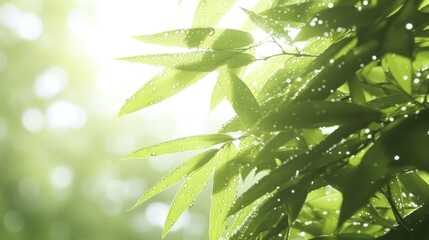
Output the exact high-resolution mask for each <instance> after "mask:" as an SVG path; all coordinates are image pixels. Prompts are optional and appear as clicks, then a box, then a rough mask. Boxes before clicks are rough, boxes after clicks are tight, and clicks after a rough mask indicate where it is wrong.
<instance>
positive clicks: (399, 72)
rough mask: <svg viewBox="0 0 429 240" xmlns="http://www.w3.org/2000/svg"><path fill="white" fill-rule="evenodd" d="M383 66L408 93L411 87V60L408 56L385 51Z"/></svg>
mask: <svg viewBox="0 0 429 240" xmlns="http://www.w3.org/2000/svg"><path fill="white" fill-rule="evenodd" d="M382 63H383V68H384V69H386V70H387V71H389V72H390V73H391V74H392V76H393V77H394V79H395V81H396V82H397V83H398V84H399V86H401V88H402V89H403V90H404V91H405V92H406V93H408V94H411V87H412V78H411V77H412V62H411V59H409V58H408V57H404V56H401V55H397V54H394V53H387V54H386V55H384V56H383V59H382Z"/></svg>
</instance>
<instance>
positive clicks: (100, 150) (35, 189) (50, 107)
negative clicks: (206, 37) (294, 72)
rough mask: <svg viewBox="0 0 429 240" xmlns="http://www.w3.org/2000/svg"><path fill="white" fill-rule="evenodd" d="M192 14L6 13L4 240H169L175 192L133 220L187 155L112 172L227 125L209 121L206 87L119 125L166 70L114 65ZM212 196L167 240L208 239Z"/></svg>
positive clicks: (167, 10)
mask: <svg viewBox="0 0 429 240" xmlns="http://www.w3.org/2000/svg"><path fill="white" fill-rule="evenodd" d="M188 2H189V4H191V5H189V6H188V5H186V4H188V3H186V2H185V3H182V4H181V5H179V4H178V1H141V0H124V1H113V0H98V1H85V0H75V1H73V0H71V1H56V0H14V1H0V169H1V174H0V239H5V240H9V239H11V240H14V239H18V240H19V239H32V240H36V239H41V240H42V239H43V240H47V239H55V240H66V239H79V240H84V239H103V240H108V239H160V238H161V229H162V226H163V223H164V219H165V216H166V214H167V211H168V207H169V205H170V202H171V200H172V198H173V194H174V191H175V190H177V189H170V190H168V191H166V192H165V193H163V194H161V195H160V196H157V197H155V198H154V199H153V200H151V201H150V202H149V203H147V204H144V205H142V206H140V207H138V208H137V209H135V210H133V211H130V212H128V211H126V210H127V209H129V208H130V207H131V206H132V205H133V203H134V202H135V201H136V200H137V199H138V198H139V196H140V195H141V194H142V193H143V192H144V191H145V190H146V189H147V188H148V187H149V186H150V185H151V184H153V183H155V181H157V180H158V179H159V178H160V177H162V176H163V175H164V174H165V173H166V172H167V171H168V170H169V169H171V168H173V167H174V166H176V165H178V164H180V163H181V162H182V161H183V160H184V159H186V157H187V156H189V153H187V154H182V155H174V156H167V157H162V158H154V159H147V160H136V161H122V162H121V161H118V162H112V161H114V160H117V159H120V158H121V157H124V156H125V155H127V154H128V153H130V152H132V151H134V150H136V149H138V148H139V147H143V146H146V145H149V144H153V143H156V142H160V141H164V140H167V139H171V138H175V137H181V136H188V135H193V134H202V133H210V132H215V131H216V130H217V129H218V127H219V126H220V123H221V122H222V121H223V120H225V119H227V118H228V117H229V114H225V113H221V114H220V113H217V114H216V113H212V114H210V115H209V112H208V111H209V110H208V107H209V97H210V94H208V92H207V91H209V90H210V88H209V87H207V86H208V85H210V84H212V83H211V82H208V81H203V82H202V83H199V84H197V85H195V86H193V87H191V88H190V89H189V90H186V91H184V92H183V93H181V94H180V95H178V96H175V97H173V98H172V99H169V100H167V101H165V102H164V103H161V104H158V105H155V106H153V107H150V108H149V109H147V110H144V111H141V112H139V113H137V114H133V115H130V116H125V117H121V118H119V119H117V118H116V114H117V111H118V110H119V108H120V106H121V104H122V103H123V102H124V101H125V99H126V98H127V97H129V96H131V95H132V94H133V93H134V91H136V90H137V89H138V87H140V86H141V85H142V84H143V83H144V82H145V81H147V80H148V79H149V78H150V76H152V75H154V74H156V73H157V72H158V71H159V69H157V68H154V67H148V66H144V65H138V64H137V65H135V64H130V63H123V62H119V61H116V60H114V59H115V58H118V57H124V56H129V55H136V54H139V53H143V52H145V53H147V52H151V51H157V49H156V48H154V47H153V46H147V45H144V44H141V43H139V42H137V41H136V40H134V39H132V38H131V37H130V36H133V35H138V34H147V33H153V32H158V31H162V30H167V29H175V28H183V27H186V26H190V22H191V21H192V11H191V10H190V9H192V8H193V7H195V6H194V5H195V4H196V2H195V1H188ZM190 2H194V3H190ZM192 4H193V5H192ZM195 99H198V101H195ZM207 188H208V189H206V191H205V193H204V195H203V196H200V197H199V199H198V202H196V204H195V205H194V206H193V207H192V208H191V209H190V210H188V211H187V212H186V213H185V214H184V216H183V217H182V218H181V220H180V221H179V222H178V223H177V226H176V227H175V228H173V231H172V232H171V233H170V234H169V235H168V236H167V238H166V239H207V234H206V233H207V227H208V221H207V217H206V216H207V213H208V207H209V197H208V196H209V191H210V188H211V187H207Z"/></svg>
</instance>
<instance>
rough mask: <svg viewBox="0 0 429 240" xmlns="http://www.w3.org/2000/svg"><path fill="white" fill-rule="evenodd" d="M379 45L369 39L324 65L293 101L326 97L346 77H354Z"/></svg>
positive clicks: (342, 82)
mask: <svg viewBox="0 0 429 240" xmlns="http://www.w3.org/2000/svg"><path fill="white" fill-rule="evenodd" d="M379 45H380V43H379V42H378V41H375V40H374V41H370V42H367V43H365V44H363V45H361V46H357V47H356V48H354V49H353V50H351V51H350V52H348V53H347V54H346V55H344V56H341V57H339V58H338V59H337V60H336V61H335V63H334V64H330V65H328V66H326V67H325V68H324V69H322V71H321V72H320V73H319V74H317V75H316V76H314V77H313V78H312V79H310V82H309V83H308V84H307V86H306V87H305V88H304V89H303V90H302V91H299V92H297V94H296V98H295V101H296V102H303V101H308V100H317V99H319V100H321V99H325V98H327V97H328V96H329V95H331V94H332V93H333V92H334V90H335V89H337V88H338V87H340V86H341V85H343V84H344V83H345V82H346V81H347V79H350V78H353V77H355V74H356V71H358V70H359V69H360V68H361V65H362V64H366V63H368V62H370V61H371V56H372V55H373V54H374V52H375V51H376V50H377V48H378V47H379Z"/></svg>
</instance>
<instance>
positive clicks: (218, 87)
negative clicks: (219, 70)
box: [210, 79, 225, 111]
mask: <svg viewBox="0 0 429 240" xmlns="http://www.w3.org/2000/svg"><path fill="white" fill-rule="evenodd" d="M221 82H222V80H219V79H218V80H217V81H216V84H215V86H214V88H213V92H212V97H211V100H210V111H213V109H215V108H216V107H217V105H219V103H220V102H222V100H223V99H224V97H225V91H224V90H223V89H222V83H221Z"/></svg>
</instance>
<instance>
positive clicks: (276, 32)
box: [241, 8, 292, 43]
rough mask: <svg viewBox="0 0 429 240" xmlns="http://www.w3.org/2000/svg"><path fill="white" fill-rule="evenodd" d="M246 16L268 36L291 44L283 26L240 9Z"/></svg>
mask: <svg viewBox="0 0 429 240" xmlns="http://www.w3.org/2000/svg"><path fill="white" fill-rule="evenodd" d="M241 9H242V10H243V11H244V12H245V13H247V15H249V18H250V20H251V21H252V22H253V23H254V24H255V25H256V26H258V27H259V28H261V29H262V30H264V31H265V32H267V33H268V34H270V35H272V36H275V37H277V38H279V39H281V40H282V41H284V42H287V43H291V42H292V39H291V38H290V36H289V34H288V33H287V32H286V30H285V29H284V27H285V26H283V25H281V24H280V23H278V22H276V21H275V20H273V19H269V18H266V17H265V18H264V17H262V16H260V15H258V14H256V13H254V12H252V11H249V10H247V9H244V8H241Z"/></svg>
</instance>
